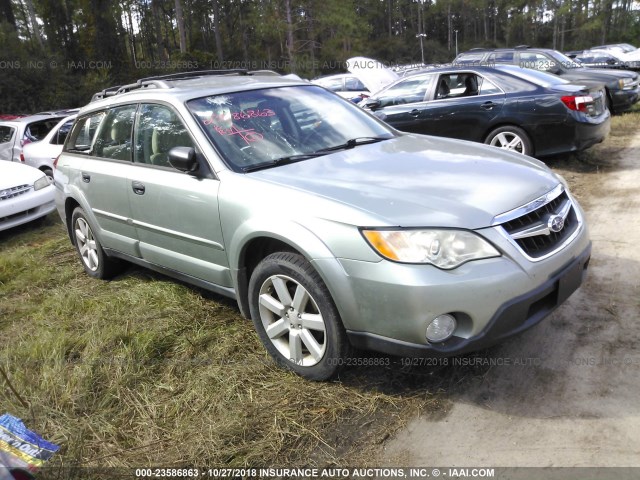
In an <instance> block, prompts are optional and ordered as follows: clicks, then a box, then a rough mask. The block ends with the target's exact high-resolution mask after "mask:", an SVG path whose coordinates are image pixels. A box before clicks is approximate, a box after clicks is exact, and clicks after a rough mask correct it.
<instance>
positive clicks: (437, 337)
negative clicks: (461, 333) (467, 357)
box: [427, 313, 456, 343]
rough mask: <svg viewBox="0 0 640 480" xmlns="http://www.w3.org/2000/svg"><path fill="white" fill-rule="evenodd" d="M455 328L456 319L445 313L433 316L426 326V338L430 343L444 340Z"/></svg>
mask: <svg viewBox="0 0 640 480" xmlns="http://www.w3.org/2000/svg"><path fill="white" fill-rule="evenodd" d="M455 329H456V319H455V318H454V317H453V315H449V314H448V313H445V314H443V315H438V316H437V317H436V318H434V319H433V320H432V321H431V323H430V324H429V326H428V327H427V340H429V341H430V342H432V343H439V342H444V341H445V340H446V339H448V338H449V337H450V336H451V335H453V331H454V330H455Z"/></svg>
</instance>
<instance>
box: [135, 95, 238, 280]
mask: <svg viewBox="0 0 640 480" xmlns="http://www.w3.org/2000/svg"><path fill="white" fill-rule="evenodd" d="M134 145H135V148H134V167H135V168H134V169H132V171H131V172H130V173H131V174H130V176H129V178H128V180H127V181H128V186H127V195H128V198H129V201H130V203H131V212H132V221H133V224H134V225H135V228H136V231H137V236H138V239H139V240H140V252H141V254H142V258H143V259H144V260H146V261H148V262H151V263H154V264H156V265H160V266H162V267H165V268H168V269H171V270H173V271H176V272H180V273H183V274H186V275H189V276H191V277H195V278H197V279H201V280H205V281H207V282H212V283H215V284H217V285H221V286H224V287H231V286H232V283H231V275H230V272H229V268H228V261H227V255H226V252H225V250H224V247H223V243H224V242H223V238H222V229H221V225H220V217H219V213H218V187H219V181H218V180H217V179H213V178H204V177H203V176H195V175H191V174H187V173H184V172H181V171H178V170H176V169H175V168H173V167H172V166H171V165H170V163H169V150H170V149H171V148H173V147H192V148H195V149H196V151H198V149H197V147H196V144H195V143H194V141H193V140H192V138H191V137H190V135H189V133H188V132H187V129H186V128H185V126H184V124H183V122H182V119H181V118H180V116H179V115H178V114H177V112H176V111H175V110H174V109H173V108H172V107H170V106H168V105H162V104H142V105H141V107H140V111H139V112H138V115H137V118H136V127H135V135H134Z"/></svg>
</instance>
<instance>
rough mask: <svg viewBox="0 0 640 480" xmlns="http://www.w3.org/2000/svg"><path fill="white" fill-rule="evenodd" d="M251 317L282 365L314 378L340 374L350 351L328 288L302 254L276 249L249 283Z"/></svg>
mask: <svg viewBox="0 0 640 480" xmlns="http://www.w3.org/2000/svg"><path fill="white" fill-rule="evenodd" d="M249 301H250V308H251V318H252V320H253V322H254V325H255V327H256V330H257V332H258V335H259V337H260V340H261V341H262V343H263V344H264V346H265V348H266V349H267V351H268V352H269V354H270V355H271V357H272V358H273V359H274V360H275V361H276V363H278V364H279V365H280V366H283V367H284V368H287V369H289V370H292V371H294V372H296V373H297V374H299V375H301V376H302V377H305V378H307V379H310V380H326V379H328V378H330V377H332V376H333V375H335V374H336V373H337V371H338V370H339V368H340V366H341V365H342V363H343V360H344V358H345V357H346V355H347V352H348V350H349V343H348V340H347V338H346V332H345V330H344V327H343V326H342V322H341V320H340V316H339V314H338V311H337V309H336V307H335V305H334V303H333V300H332V298H331V295H330V294H329V291H328V289H327V287H326V285H325V284H324V282H323V281H322V279H321V278H320V275H318V272H316V271H315V270H314V269H313V267H312V266H311V264H310V263H309V262H308V261H307V260H306V259H305V258H304V257H303V256H301V255H299V254H295V253H288V252H280V253H274V254H271V255H269V256H268V257H266V258H265V259H264V260H262V261H261V262H260V264H258V266H257V267H256V269H255V270H254V272H253V274H252V275H251V280H250V281H249Z"/></svg>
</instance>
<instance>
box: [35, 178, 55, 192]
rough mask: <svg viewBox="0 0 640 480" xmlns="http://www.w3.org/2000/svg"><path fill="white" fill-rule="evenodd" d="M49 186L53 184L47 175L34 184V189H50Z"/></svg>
mask: <svg viewBox="0 0 640 480" xmlns="http://www.w3.org/2000/svg"><path fill="white" fill-rule="evenodd" d="M49 185H51V182H50V181H49V177H47V176H46V175H45V176H44V177H42V178H39V179H38V180H36V181H35V183H34V184H33V189H34V190H36V191H38V190H40V189H42V188H45V187H48V186H49Z"/></svg>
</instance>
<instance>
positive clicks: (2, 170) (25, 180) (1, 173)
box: [0, 160, 44, 190]
mask: <svg viewBox="0 0 640 480" xmlns="http://www.w3.org/2000/svg"><path fill="white" fill-rule="evenodd" d="M40 177H44V173H42V172H41V171H40V170H38V169H37V168H33V167H30V166H28V165H23V164H21V163H16V162H10V161H7V160H3V161H0V190H4V189H5V188H12V187H17V186H18V185H33V183H34V182H35V181H36V180H38V179H39V178H40Z"/></svg>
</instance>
